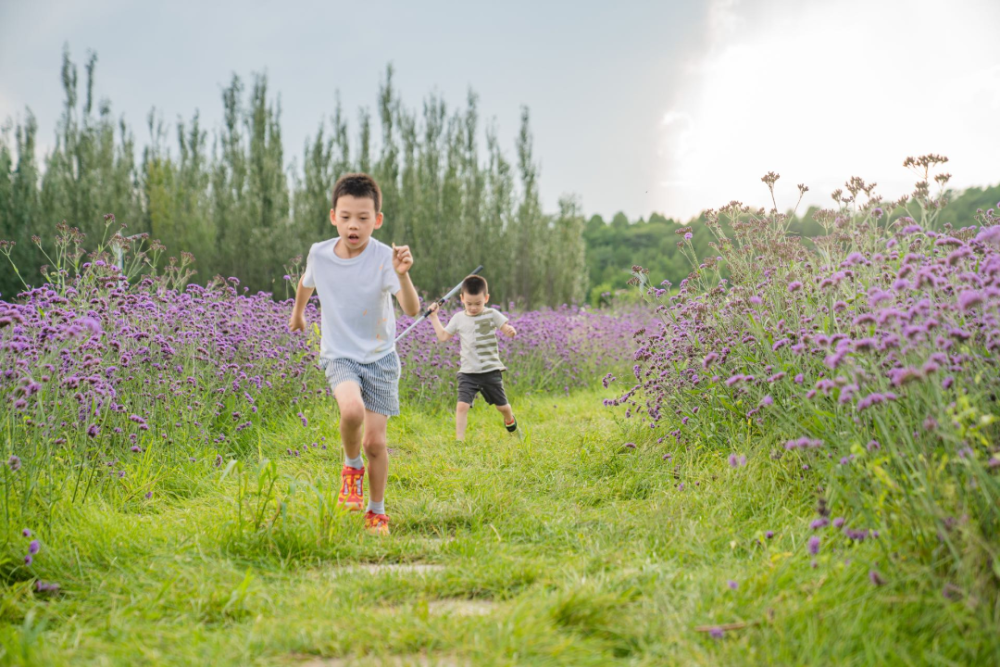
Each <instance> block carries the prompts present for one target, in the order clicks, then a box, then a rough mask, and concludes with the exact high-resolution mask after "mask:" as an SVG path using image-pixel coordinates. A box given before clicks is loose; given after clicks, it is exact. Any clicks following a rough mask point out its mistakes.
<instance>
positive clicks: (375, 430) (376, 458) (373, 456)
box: [362, 410, 389, 514]
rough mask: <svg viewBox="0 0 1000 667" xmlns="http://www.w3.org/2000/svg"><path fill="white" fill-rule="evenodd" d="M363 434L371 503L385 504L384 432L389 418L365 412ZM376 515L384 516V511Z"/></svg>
mask: <svg viewBox="0 0 1000 667" xmlns="http://www.w3.org/2000/svg"><path fill="white" fill-rule="evenodd" d="M364 420H365V433H364V437H363V438H362V443H363V444H364V448H365V456H367V457H368V485H369V488H370V490H371V493H370V497H371V502H372V503H376V504H378V505H381V504H382V503H384V502H385V485H386V481H387V480H388V479H389V452H388V451H387V450H386V446H385V445H386V443H385V431H386V425H387V424H388V423H389V418H388V417H387V416H385V415H380V414H378V413H377V412H372V411H371V410H367V411H365V417H364ZM376 514H385V512H384V511H382V512H376Z"/></svg>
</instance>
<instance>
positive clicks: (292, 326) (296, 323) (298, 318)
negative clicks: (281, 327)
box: [288, 313, 306, 331]
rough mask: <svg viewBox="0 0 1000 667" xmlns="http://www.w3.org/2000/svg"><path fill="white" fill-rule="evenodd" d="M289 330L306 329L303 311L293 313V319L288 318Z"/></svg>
mask: <svg viewBox="0 0 1000 667" xmlns="http://www.w3.org/2000/svg"><path fill="white" fill-rule="evenodd" d="M288 330H289V331H305V330H306V317H305V315H303V314H302V313H292V317H291V319H289V320H288Z"/></svg>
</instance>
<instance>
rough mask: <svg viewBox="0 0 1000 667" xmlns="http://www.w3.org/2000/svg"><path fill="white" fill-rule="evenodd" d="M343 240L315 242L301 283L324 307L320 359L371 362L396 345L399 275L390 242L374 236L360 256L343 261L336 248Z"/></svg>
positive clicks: (322, 310) (337, 238) (336, 238)
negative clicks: (395, 306)
mask: <svg viewBox="0 0 1000 667" xmlns="http://www.w3.org/2000/svg"><path fill="white" fill-rule="evenodd" d="M339 240H340V237H335V238H332V239H330V240H328V241H321V242H319V243H314V244H313V245H312V247H311V248H310V249H309V257H308V259H306V270H305V273H303V274H302V285H303V286H305V287H315V288H316V293H317V294H318V295H319V302H320V305H321V306H322V308H321V314H322V318H323V319H322V322H323V328H322V332H323V340H322V342H321V344H320V357H321V358H323V359H340V358H346V359H353V360H354V361H357V362H359V363H362V364H370V363H372V362H373V361H378V360H379V359H381V358H382V357H384V356H385V355H387V354H389V353H390V352H392V351H393V350H394V349H396V344H395V339H396V313H395V311H393V308H392V296H393V295H394V294H396V293H397V292H399V290H400V284H399V275H398V274H397V273H396V270H395V269H394V268H392V248H390V247H389V246H387V245H386V244H384V243H381V242H380V241H376V240H375V239H372V238H370V239H368V245H367V246H365V249H364V250H362V251H361V254H360V255H358V256H357V257H352V258H351V259H342V258H340V257H337V254H336V253H335V252H334V247H335V246H336V245H337V242H338V241H339Z"/></svg>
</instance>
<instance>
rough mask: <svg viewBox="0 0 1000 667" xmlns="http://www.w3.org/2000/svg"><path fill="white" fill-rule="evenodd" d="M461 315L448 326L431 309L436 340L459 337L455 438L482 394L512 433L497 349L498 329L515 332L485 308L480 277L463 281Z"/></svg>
mask: <svg viewBox="0 0 1000 667" xmlns="http://www.w3.org/2000/svg"><path fill="white" fill-rule="evenodd" d="M461 298H462V305H463V306H464V309H463V310H462V312H459V313H455V314H454V315H453V316H452V318H451V319H450V320H449V321H448V325H447V326H442V325H441V320H440V319H438V314H437V310H438V304H436V303H435V304H433V305H432V306H431V309H430V310H431V314H430V319H431V324H432V325H433V326H434V332H435V333H436V334H437V338H438V340H439V341H441V342H444V341H446V340H449V339H451V338H452V337H453V336H456V335H457V336H458V337H459V340H460V341H461V343H462V357H461V358H462V365H461V368H460V369H459V373H458V405H457V406H456V407H455V439H456V440H458V441H462V440H464V439H465V426H466V424H467V423H468V417H469V408H471V407H472V404H473V403H474V402H475V400H476V394H479V393H482V395H483V398H484V399H486V402H487V403H488V404H490V405H495V406H496V408H497V410H499V411H500V414H502V415H503V421H504V426H505V427H506V429H507V430H508V431H509V432H511V433H514V432H515V431H516V430H517V420H516V419H514V411H513V410H511V408H510V403H508V401H507V395H506V393H505V392H504V389H503V375H502V373H503V371H505V370H507V367H506V366H504V365H503V362H501V361H500V351H499V349H498V348H497V337H496V332H497V330H499V331H500V333H502V334H504V335H506V336H510V337H511V338H513V337H514V336H516V335H517V331H516V330H515V329H514V327H512V326H511V325H510V323H509V322H507V317H506V316H505V315H504V314H503V313H501V312H500V311H498V310H494V309H493V308H487V307H486V303H487V302H488V301H489V300H490V293H489V286H488V285H487V283H486V279H485V278H483V277H482V276H477V275H471V276H469V277H468V278H466V279H465V280H464V281H462V294H461Z"/></svg>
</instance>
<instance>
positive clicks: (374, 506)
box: [368, 500, 385, 514]
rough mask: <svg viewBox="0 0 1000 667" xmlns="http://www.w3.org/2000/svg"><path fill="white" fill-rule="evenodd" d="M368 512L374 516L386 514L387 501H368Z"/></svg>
mask: <svg viewBox="0 0 1000 667" xmlns="http://www.w3.org/2000/svg"><path fill="white" fill-rule="evenodd" d="M368 511H369V512H372V513H373V514H385V500H380V501H378V502H375V501H374V500H369V501H368Z"/></svg>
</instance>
